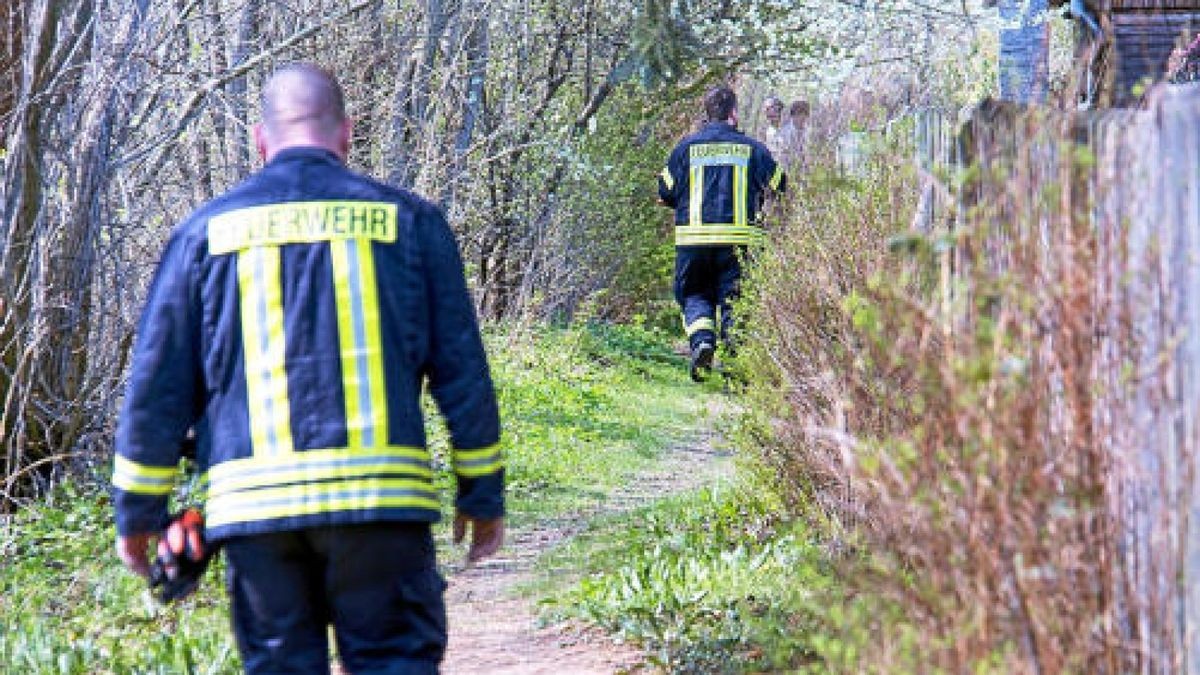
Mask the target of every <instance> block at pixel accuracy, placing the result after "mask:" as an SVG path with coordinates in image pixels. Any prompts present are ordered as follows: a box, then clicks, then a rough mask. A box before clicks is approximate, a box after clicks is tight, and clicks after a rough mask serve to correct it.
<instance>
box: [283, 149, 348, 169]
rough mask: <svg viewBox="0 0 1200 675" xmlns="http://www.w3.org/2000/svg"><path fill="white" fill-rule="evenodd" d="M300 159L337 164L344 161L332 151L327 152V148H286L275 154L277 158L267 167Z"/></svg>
mask: <svg viewBox="0 0 1200 675" xmlns="http://www.w3.org/2000/svg"><path fill="white" fill-rule="evenodd" d="M298 159H321V160H326V161H330V162H334V163H336V164H341V163H342V160H341V159H339V158H338V156H337V155H336V154H334V153H333V152H332V151H330V150H326V149H325V148H319V147H316V146H296V147H293V148H284V149H283V150H280V151H279V152H277V153H275V156H274V157H272V158H271V161H270V162H267V166H274V165H276V164H280V163H284V162H290V161H294V160H298Z"/></svg>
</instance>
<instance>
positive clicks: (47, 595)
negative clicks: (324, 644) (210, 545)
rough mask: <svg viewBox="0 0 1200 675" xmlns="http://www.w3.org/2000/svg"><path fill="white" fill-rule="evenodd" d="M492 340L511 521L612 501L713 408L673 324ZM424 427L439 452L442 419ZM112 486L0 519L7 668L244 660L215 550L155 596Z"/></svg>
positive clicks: (193, 667) (181, 668)
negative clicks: (119, 528) (133, 561)
mask: <svg viewBox="0 0 1200 675" xmlns="http://www.w3.org/2000/svg"><path fill="white" fill-rule="evenodd" d="M487 342H488V347H489V351H490V353H491V362H492V365H493V369H494V374H495V379H496V388H497V392H498V395H499V399H500V405H501V415H502V420H503V422H504V425H505V440H504V443H505V451H506V452H507V466H508V476H509V485H510V488H509V509H510V521H511V522H512V524H513V526H514V527H521V526H522V525H524V524H528V523H531V522H534V521H536V520H539V519H542V518H545V517H550V516H553V515H554V514H559V513H568V512H572V511H574V510H576V509H578V508H579V507H580V506H586V505H590V504H594V503H595V502H596V501H597V500H601V499H603V498H604V496H605V495H606V494H608V493H609V491H611V489H612V488H613V487H614V486H616V485H618V484H620V483H622V482H624V481H627V480H629V479H630V478H631V476H633V475H634V474H636V473H638V472H639V471H642V470H643V469H646V468H647V467H649V466H651V465H652V464H653V463H654V462H655V458H656V456H657V455H658V454H659V452H660V451H661V450H663V449H664V448H666V447H668V446H669V445H670V444H672V443H673V442H676V441H677V440H678V439H679V438H680V437H681V436H682V435H684V434H686V433H688V432H690V431H691V430H693V429H694V428H695V427H696V426H697V425H698V424H700V423H701V420H702V416H703V415H704V410H705V408H704V405H703V396H702V394H703V393H704V391H705V390H704V389H703V388H697V387H695V386H693V385H691V383H690V382H688V381H687V376H686V373H685V370H684V368H685V364H684V361H683V359H682V358H681V357H679V356H677V355H675V354H674V353H673V352H672V350H671V348H670V338H668V337H667V336H666V335H664V334H661V333H656V332H651V331H644V330H640V329H635V328H624V327H613V326H605V325H590V326H585V327H579V328H572V329H550V328H524V329H520V330H518V329H511V328H509V329H493V330H490V331H489V334H488V335H487ZM714 386H715V385H714ZM429 426H430V430H431V447H432V448H433V449H434V451H435V453H436V455H437V456H439V457H444V456H445V455H446V451H447V445H446V435H445V433H444V431H443V426H442V424H441V423H440V421H433V422H432V423H431V424H430V425H429ZM451 480H452V479H451V478H450V477H449V475H447V474H445V472H443V475H442V476H441V477H440V478H439V481H440V482H441V483H442V484H443V485H444V486H449V484H450V482H451ZM106 490H107V488H106V481H97V482H94V483H91V484H89V483H87V482H86V481H81V482H80V483H78V484H75V485H68V486H64V487H63V488H61V489H60V490H58V491H57V492H56V493H54V494H53V495H52V496H51V498H50V499H48V500H47V501H45V502H44V503H41V504H38V505H35V506H33V507H30V508H28V509H26V510H25V511H23V512H21V513H20V514H18V515H17V516H16V517H15V518H14V519H13V520H11V521H9V522H8V523H5V524H2V525H0V625H3V626H4V630H3V632H0V664H3V667H0V671H3V672H14V673H17V672H19V673H30V674H37V673H56V674H74V673H129V672H138V673H233V672H238V671H239V669H240V664H239V661H238V657H237V653H236V649H235V648H234V646H233V642H232V637H231V635H230V633H229V629H228V619H227V611H226V600H225V596H224V591H223V590H222V584H221V583H220V579H221V571H222V569H221V568H222V566H221V564H220V562H219V561H218V564H217V565H214V568H213V570H212V571H210V572H209V575H208V578H207V579H206V580H205V582H204V584H203V585H202V588H201V590H200V592H198V593H197V594H196V595H194V596H193V597H191V598H189V599H188V600H186V601H184V602H182V603H180V604H178V605H175V606H172V607H166V608H164V607H161V606H158V605H156V604H154V603H153V601H151V600H150V599H149V597H148V596H147V595H146V593H145V591H144V587H143V584H142V582H141V581H140V580H138V579H136V578H134V577H133V576H132V575H129V574H127V573H125V572H124V571H123V570H122V569H121V568H120V566H119V563H118V562H117V560H116V557H115V555H114V554H113V551H112V542H113V541H114V538H115V534H114V531H113V528H112V514H111V506H110V503H109V500H108V497H107V494H106ZM447 497H448V495H447ZM445 529H446V528H444V527H439V530H438V534H439V535H441V536H442V538H443V539H444V536H445V532H444V530H445ZM447 557H452V556H446V557H444V558H443V559H446V558H447Z"/></svg>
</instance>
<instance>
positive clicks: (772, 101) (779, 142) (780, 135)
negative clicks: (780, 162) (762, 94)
mask: <svg viewBox="0 0 1200 675" xmlns="http://www.w3.org/2000/svg"><path fill="white" fill-rule="evenodd" d="M763 117H766V118H767V126H766V128H765V129H763V143H765V144H766V146H767V149H768V150H770V151H771V152H772V153H773V154H774V155H775V156H776V157H782V156H783V154H784V153H785V152H786V149H787V145H786V143H787V141H786V140H785V139H784V132H783V100H782V99H780V98H779V97H778V96H768V97H767V100H766V101H765V102H764V103H763Z"/></svg>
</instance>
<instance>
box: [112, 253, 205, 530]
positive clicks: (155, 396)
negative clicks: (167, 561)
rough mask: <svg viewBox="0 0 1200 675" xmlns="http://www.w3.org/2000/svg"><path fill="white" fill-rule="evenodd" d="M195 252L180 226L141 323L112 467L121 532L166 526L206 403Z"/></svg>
mask: <svg viewBox="0 0 1200 675" xmlns="http://www.w3.org/2000/svg"><path fill="white" fill-rule="evenodd" d="M191 257H192V256H191V254H190V253H189V247H188V245H187V240H186V239H185V238H184V237H183V236H182V234H181V231H180V230H177V231H176V232H175V233H174V235H173V236H172V237H171V240H170V241H169V242H168V243H167V248H166V250H165V251H164V253H163V256H162V259H161V260H160V262H159V265H158V269H157V270H156V272H155V274H154V280H153V282H152V283H151V285H150V293H149V297H148V298H147V300H146V306H145V308H144V309H143V310H142V316H141V319H140V321H139V322H138V331H137V340H136V343H135V344H134V349H133V358H132V365H131V368H130V372H129V382H128V384H127V386H126V390H125V400H124V402H123V404H122V409H121V415H120V418H119V420H118V423H117V438H116V446H117V447H116V457H115V458H114V466H113V479H112V480H113V487H114V495H113V503H114V506H115V510H116V521H117V532H118V533H119V534H121V535H130V534H141V533H147V532H157V531H159V530H161V529H162V527H163V526H164V525H165V523H166V520H167V499H168V497H169V496H170V494H171V491H172V489H173V488H174V485H175V480H176V477H177V473H178V471H179V460H180V453H181V449H182V444H183V442H184V438H185V436H186V435H187V431H188V429H189V428H190V427H191V426H192V425H193V423H194V422H195V420H196V418H197V416H198V412H199V410H200V406H201V402H202V393H201V392H202V391H203V375H202V374H201V369H200V355H199V323H200V321H199V314H198V302H197V301H196V300H195V297H194V292H195V291H194V285H193V284H192V283H191V279H192V278H193V276H194V274H193V269H192V265H193V262H192V260H191Z"/></svg>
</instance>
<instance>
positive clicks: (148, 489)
mask: <svg viewBox="0 0 1200 675" xmlns="http://www.w3.org/2000/svg"><path fill="white" fill-rule="evenodd" d="M177 475H179V467H177V466H149V465H147V464H139V463H137V462H135V461H133V460H130V459H126V458H124V457H122V456H121V455H117V456H116V457H115V458H114V461H113V477H112V482H113V485H115V486H116V487H118V488H120V489H122V490H124V491H126V492H132V493H134V494H142V495H154V496H158V495H166V494H170V493H171V490H172V488H174V487H175V477H176V476H177Z"/></svg>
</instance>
